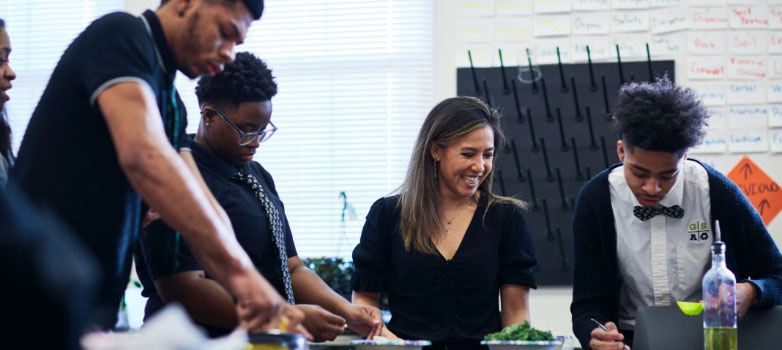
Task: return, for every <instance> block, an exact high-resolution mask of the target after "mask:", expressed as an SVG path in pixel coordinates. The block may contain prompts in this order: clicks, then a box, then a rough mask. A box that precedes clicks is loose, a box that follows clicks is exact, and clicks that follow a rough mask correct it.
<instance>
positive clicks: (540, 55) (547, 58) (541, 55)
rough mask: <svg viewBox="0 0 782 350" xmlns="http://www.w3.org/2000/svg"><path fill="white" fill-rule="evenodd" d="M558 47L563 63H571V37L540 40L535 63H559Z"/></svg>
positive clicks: (534, 59) (536, 48) (536, 46)
mask: <svg viewBox="0 0 782 350" xmlns="http://www.w3.org/2000/svg"><path fill="white" fill-rule="evenodd" d="M557 47H559V56H560V59H561V60H562V63H570V60H571V58H570V38H556V39H547V40H545V41H538V43H537V44H536V45H535V57H534V58H533V63H535V62H537V63H538V64H554V63H557Z"/></svg>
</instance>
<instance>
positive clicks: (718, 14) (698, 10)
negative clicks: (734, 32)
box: [689, 7, 728, 29]
mask: <svg viewBox="0 0 782 350" xmlns="http://www.w3.org/2000/svg"><path fill="white" fill-rule="evenodd" d="M689 18H690V28H691V29H726V28H728V8H727V7H691V8H690V17H689Z"/></svg>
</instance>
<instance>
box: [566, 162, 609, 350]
mask: <svg viewBox="0 0 782 350" xmlns="http://www.w3.org/2000/svg"><path fill="white" fill-rule="evenodd" d="M607 172H608V170H606V171H604V172H603V174H600V175H598V176H596V177H595V178H593V179H592V180H590V181H589V182H588V183H587V184H586V185H584V187H583V188H582V189H581V191H580V193H579V195H578V198H577V199H576V206H575V208H574V212H573V221H572V225H573V227H572V230H573V245H574V246H573V255H574V260H573V302H572V304H571V305H570V312H571V314H572V320H573V333H574V334H575V336H576V338H578V340H579V342H580V343H581V346H582V347H583V348H584V349H589V340H590V339H591V333H592V330H594V329H595V327H596V326H595V324H594V323H593V322H592V321H591V319H592V318H594V319H595V320H598V321H600V322H601V323H605V322H607V321H612V322H616V321H617V320H616V317H617V316H616V315H617V305H618V304H617V302H618V300H617V299H618V295H617V294H618V293H616V290H617V285H618V281H617V275H616V264H615V263H613V264H612V263H611V261H614V262H615V260H616V242H615V241H614V242H611V241H610V239H612V238H613V237H615V234H612V232H615V229H614V227H613V212H612V211H611V206H610V203H611V202H610V200H611V199H610V193H609V189H608V176H607V175H608V173H607Z"/></svg>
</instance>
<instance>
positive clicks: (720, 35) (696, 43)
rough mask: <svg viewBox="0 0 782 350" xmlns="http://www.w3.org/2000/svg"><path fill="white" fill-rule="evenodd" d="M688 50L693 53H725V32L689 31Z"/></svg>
mask: <svg viewBox="0 0 782 350" xmlns="http://www.w3.org/2000/svg"><path fill="white" fill-rule="evenodd" d="M687 52H689V53H690V54H693V55H724V54H725V32H723V31H709V32H689V33H687Z"/></svg>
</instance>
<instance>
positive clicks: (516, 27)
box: [494, 17, 534, 43]
mask: <svg viewBox="0 0 782 350" xmlns="http://www.w3.org/2000/svg"><path fill="white" fill-rule="evenodd" d="M533 23H534V22H533V20H532V18H531V17H520V18H511V17H507V18H502V19H497V20H496V21H494V35H495V37H496V38H497V41H507V42H516V43H526V42H528V41H530V40H532V37H533V33H532V28H533Z"/></svg>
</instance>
